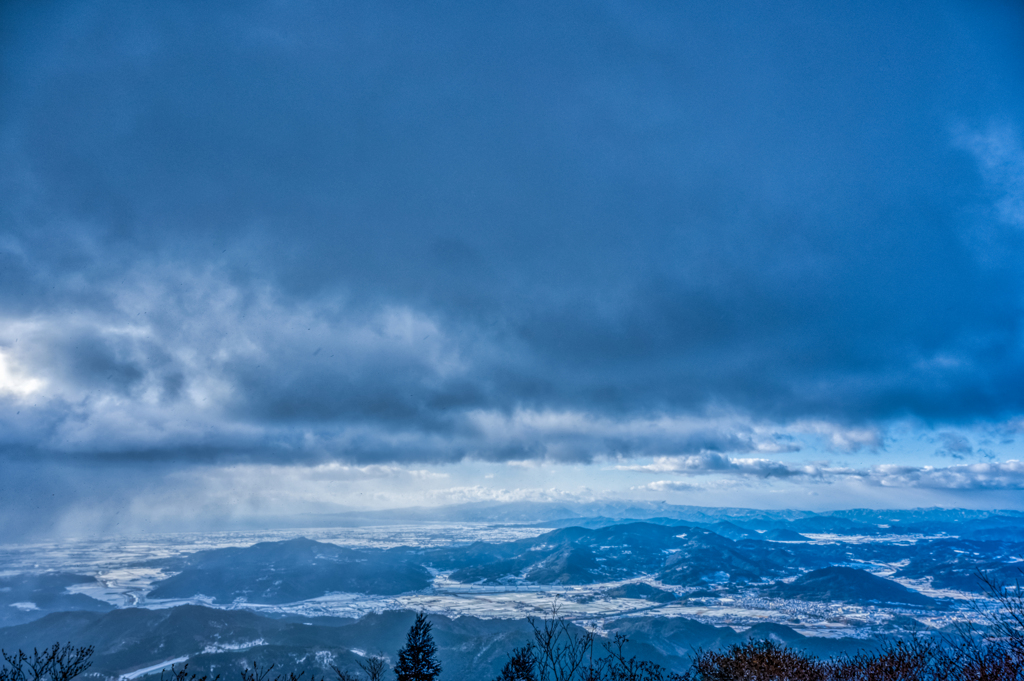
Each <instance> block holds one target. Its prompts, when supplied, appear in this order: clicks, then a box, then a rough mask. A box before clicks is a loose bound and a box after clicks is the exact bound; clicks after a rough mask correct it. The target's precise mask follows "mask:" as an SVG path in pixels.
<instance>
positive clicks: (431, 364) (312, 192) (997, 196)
mask: <svg viewBox="0 0 1024 681" xmlns="http://www.w3.org/2000/svg"><path fill="white" fill-rule="evenodd" d="M1022 256H1024V7H1022V6H1021V5H1020V4H1018V3H1014V2H994V1H984V0H973V1H971V2H952V1H943V0H937V1H936V2H898V1H896V2H894V1H893V0H886V1H885V2H869V1H859V2H841V1H839V2H829V3H821V2H812V1H807V2H801V1H787V2H778V3H763V2H752V1H751V2H744V1H739V2H735V3H728V4H727V5H723V4H722V3H719V2H712V1H710V0H708V1H705V0H694V1H693V2H660V1H656V0H650V1H646V2H640V1H633V2H627V1H620V0H585V1H584V0H565V1H563V2H556V3H552V2H549V1H543V2H542V1H534V0H523V1H521V2H516V3H481V2H471V1H464V2H459V1H444V0H439V1H437V2H430V3H424V2H406V1H396V0H366V1H362V0H347V1H344V2H326V1H322V2H317V1H313V2H303V3H296V2H283V1H273V0H268V1H262V2H261V1H256V2H227V1H225V2H210V3H184V2H172V1H170V0H157V1H156V2H147V3H137V2H127V1H126V2H113V1H107V0H91V1H87V2H82V1H78V2H76V1H62V2H43V1H38V0H34V1H32V2H13V1H12V2H5V3H3V4H2V5H0V516H2V517H3V518H4V519H5V520H4V522H3V523H2V525H3V527H2V529H0V540H4V541H27V540H28V539H30V538H34V537H41V536H51V535H52V536H59V535H61V534H69V533H72V534H74V533H79V534H81V533H90V532H91V533H98V532H104V533H109V532H142V531H168V530H172V529H178V528H215V527H221V526H227V525H230V524H231V523H238V522H249V523H257V524H258V523H259V522H262V521H266V522H270V521H269V519H270V518H279V517H282V516H288V515H295V514H300V515H301V514H323V513H333V512H338V511H345V510H353V509H383V508H395V507H409V506H438V505H444V504H454V503H465V502H474V501H560V502H583V501H591V500H605V499H611V500H646V501H667V502H669V503H675V504H699V505H711V506H748V507H757V508H783V507H788V508H804V509H809V510H828V509H835V508H853V507H875V508H902V507H912V506H933V505H937V506H962V507H971V508H1024V462H1022V459H1024V455H1022V446H1024V309H1022V308H1024V266H1022V265H1024V260H1022Z"/></svg>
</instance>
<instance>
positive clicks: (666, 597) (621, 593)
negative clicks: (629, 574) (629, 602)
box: [604, 582, 678, 603]
mask: <svg viewBox="0 0 1024 681" xmlns="http://www.w3.org/2000/svg"><path fill="white" fill-rule="evenodd" d="M604 593H605V595H606V596H610V597H612V598H642V599H644V600H648V601H653V602H655V603H671V602H672V601H675V600H678V597H677V596H676V595H675V594H674V593H672V592H671V591H665V590H664V589H659V588H657V587H653V586H651V585H650V584H645V583H643V582H633V583H631V584H622V585H619V586H616V587H613V588H611V589H607V590H606V591H605V592H604Z"/></svg>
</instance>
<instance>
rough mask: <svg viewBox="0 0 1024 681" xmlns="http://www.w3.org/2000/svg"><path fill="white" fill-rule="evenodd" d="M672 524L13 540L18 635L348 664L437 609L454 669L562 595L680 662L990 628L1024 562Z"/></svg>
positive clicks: (832, 531) (688, 517)
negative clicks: (992, 588) (749, 647)
mask: <svg viewBox="0 0 1024 681" xmlns="http://www.w3.org/2000/svg"><path fill="white" fill-rule="evenodd" d="M478 510H479V509H471V511H472V512H473V513H476V512H478ZM498 510H499V511H500V513H498V515H499V517H502V518H503V519H506V518H507V516H508V514H509V513H510V512H511V509H498ZM562 510H563V511H571V509H562ZM585 510H590V509H585ZM603 510H606V511H607V510H614V509H603ZM632 510H640V509H632ZM522 511H523V509H518V510H516V513H521V512H522ZM658 511H659V512H660V513H661V515H657V516H653V517H646V518H639V519H638V518H633V517H621V516H620V517H613V516H611V515H588V516H577V517H574V518H573V517H562V518H555V519H549V520H545V521H540V522H533V523H529V524H495V523H491V524H479V523H477V524H473V523H464V524H461V525H460V524H457V523H452V522H451V521H450V519H449V521H448V523H437V524H433V525H432V524H429V523H427V524H421V525H419V526H388V525H384V526H377V527H351V528H337V529H329V528H323V529H316V528H313V529H308V530H303V531H275V532H268V533H221V534H219V535H181V536H172V535H164V536H160V537H145V538H136V539H123V540H116V541H115V540H102V541H100V540H97V541H96V542H93V543H90V542H88V541H82V542H80V543H79V544H76V545H74V548H71V549H69V548H61V547H59V546H58V545H48V546H43V545H41V546H37V547H31V546H19V547H3V548H2V549H0V557H3V558H4V559H5V564H7V565H9V566H11V568H12V569H11V570H10V571H8V572H7V573H4V575H3V576H2V577H0V612H2V613H3V619H2V621H0V624H2V625H8V626H6V628H0V644H2V645H3V646H4V647H6V648H13V647H18V646H34V645H45V644H47V643H49V642H52V641H54V640H58V639H59V640H62V641H63V640H72V641H75V642H76V643H78V644H83V645H84V644H94V645H96V646H97V658H96V660H97V668H96V671H97V672H100V673H102V674H105V675H110V676H113V675H121V674H125V673H129V672H132V673H140V672H145V671H146V670H147V669H148V668H149V667H152V666H153V665H161V664H164V663H166V662H168V661H170V660H181V659H185V658H187V659H188V661H189V663H190V665H192V666H190V669H193V668H194V669H197V670H199V669H202V670H209V671H212V672H214V673H224V672H225V671H227V670H230V669H231V668H232V667H237V666H239V665H240V664H242V662H243V661H245V660H251V659H256V658H258V659H260V660H263V661H267V662H268V663H269V662H271V661H276V662H278V663H280V664H286V663H288V661H289V660H291V661H292V662H293V663H294V662H295V661H297V660H300V659H303V660H306V662H305V663H304V664H305V665H307V666H308V665H309V664H312V663H310V662H309V660H315V661H316V662H315V664H316V665H320V667H322V668H323V669H329V664H330V663H331V661H334V663H338V664H342V665H343V666H344V664H349V665H350V666H351V664H354V661H355V659H356V657H358V656H359V655H360V654H362V653H366V651H367V650H369V651H371V652H373V651H377V650H379V651H381V652H388V651H393V650H395V649H397V647H398V646H399V645H400V638H401V635H402V632H403V631H404V628H405V627H407V626H408V623H407V622H406V620H408V619H410V617H411V615H410V614H409V613H411V612H413V611H416V610H426V611H427V612H430V613H433V614H434V615H435V616H436V617H435V621H436V622H437V623H438V624H437V627H438V628H437V632H438V640H439V645H440V646H441V649H442V653H443V654H445V655H448V656H449V657H450V658H452V660H453V661H452V663H451V664H452V669H456V668H460V667H459V665H469V664H470V662H469V660H470V659H473V660H476V662H473V664H478V665H483V667H482V668H487V669H493V668H495V665H497V666H500V662H501V660H503V655H504V651H507V650H508V649H510V647H512V645H516V644H517V642H522V641H525V639H526V635H527V633H528V632H527V629H526V627H527V625H526V623H525V621H524V618H525V617H527V616H531V615H533V616H538V615H543V614H545V613H549V612H550V611H551V608H552V607H553V606H554V605H556V604H557V607H558V608H559V610H560V612H561V613H562V614H564V615H566V616H568V617H570V618H572V619H573V620H574V621H575V622H576V623H577V624H579V625H580V626H590V627H597V628H598V630H599V631H601V632H603V634H606V635H610V634H611V633H613V632H616V631H620V632H623V633H627V634H628V636H629V637H630V638H631V640H632V644H631V645H633V646H634V647H635V648H636V650H637V654H642V655H644V656H646V657H647V658H649V659H655V660H660V661H661V662H662V663H664V664H666V665H669V666H673V665H678V664H682V662H681V661H682V659H683V658H685V657H686V656H687V655H688V654H689V651H691V650H692V649H693V648H694V647H705V648H707V647H715V646H721V645H726V644H729V643H731V642H737V641H741V640H746V639H747V638H751V637H763V636H771V637H773V638H775V639H777V640H779V641H784V642H786V643H789V644H792V645H796V646H799V647H803V648H804V649H807V650H811V651H814V652H816V653H820V654H831V653H833V652H836V651H838V650H848V651H852V650H856V649H859V648H871V647H873V646H876V645H877V644H878V641H879V640H880V637H884V636H891V635H901V633H902V634H906V633H908V632H911V631H928V630H942V629H944V628H948V627H950V626H952V625H953V623H954V622H956V621H957V620H961V619H964V618H970V617H971V616H972V612H971V609H970V607H969V604H970V602H971V599H978V598H982V597H983V586H982V585H981V584H980V582H979V581H978V579H977V574H978V572H979V571H982V572H986V573H988V574H990V575H993V576H995V577H996V578H997V579H1002V580H1010V581H1012V579H1013V578H1014V577H1015V576H1019V575H1020V572H1019V569H1018V568H1019V566H1021V565H1024V563H1022V562H1021V561H1020V558H1019V557H1020V556H1021V555H1024V536H1022V529H1024V517H1021V516H1020V515H1019V514H1015V513H995V512H992V513H984V512H970V511H950V510H919V511H913V512H886V511H876V512H871V511H851V512H846V513H844V514H831V515H817V514H807V513H796V512H764V511H757V512H754V511H746V510H743V509H694V508H689V507H675V508H671V507H668V508H665V507H660V508H659V509H658ZM666 511H667V512H666ZM538 515H543V514H542V513H539V514H538ZM673 516H674V517H673ZM303 534H308V535H311V536H309V537H305V536H302V535H303ZM353 651H356V652H353ZM360 651H361V652H360ZM311 654H312V657H310V655H311ZM353 656H356V657H353ZM466 669H468V667H466ZM154 671H156V672H158V671H159V670H158V669H156V670H154Z"/></svg>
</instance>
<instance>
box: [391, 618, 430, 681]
mask: <svg viewBox="0 0 1024 681" xmlns="http://www.w3.org/2000/svg"><path fill="white" fill-rule="evenodd" d="M431 626H432V625H431V624H430V622H428V621H427V616H426V615H424V614H423V613H422V612H421V613H419V614H418V615H416V622H415V623H413V625H412V628H410V629H409V635H408V637H407V638H406V641H405V647H404V648H402V649H401V650H399V651H398V664H396V665H395V676H396V677H398V681H434V679H436V678H437V676H438V675H439V674H440V673H441V663H440V662H438V661H437V646H436V645H435V644H434V637H433V636H431V635H430V629H431Z"/></svg>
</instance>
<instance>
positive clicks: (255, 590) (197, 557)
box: [148, 538, 431, 604]
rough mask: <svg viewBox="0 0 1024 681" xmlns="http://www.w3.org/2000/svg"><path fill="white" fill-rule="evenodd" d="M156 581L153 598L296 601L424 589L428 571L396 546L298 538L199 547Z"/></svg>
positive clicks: (262, 601) (427, 584)
mask: <svg viewBox="0 0 1024 681" xmlns="http://www.w3.org/2000/svg"><path fill="white" fill-rule="evenodd" d="M180 569H181V572H180V573H179V574H177V575H174V576H173V577H169V578H168V579H165V580H163V581H161V582H158V583H157V585H156V587H155V588H154V589H153V590H152V591H151V592H150V593H149V594H148V598H150V599H159V598H191V597H194V596H196V595H200V594H202V595H205V596H209V597H212V598H214V599H215V601H216V602H220V603H231V602H233V601H235V600H237V599H243V600H245V601H247V602H250V603H270V604H273V603H293V602H295V601H300V600H305V599H308V598H316V597H318V596H322V595H324V594H325V593H329V592H332V591H341V592H354V593H371V594H384V595H390V594H398V593H404V592H407V591H418V590H420V589H425V588H426V587H428V586H430V584H431V577H430V573H429V572H427V570H426V569H425V568H424V567H423V566H421V565H418V564H416V563H414V562H412V561H410V560H408V555H407V554H404V553H401V552H397V551H381V550H372V549H366V550H356V549H348V548H344V547H341V546H336V545H334V544H326V543H321V542H316V541H312V540H310V539H305V538H299V539H292V540H290V541H281V542H262V543H259V544H254V545H253V546H250V547H247V548H226V549H215V550H211V551H200V552H198V553H195V554H193V555H191V556H188V557H187V558H186V559H185V560H184V562H183V564H181V566H180Z"/></svg>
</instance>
